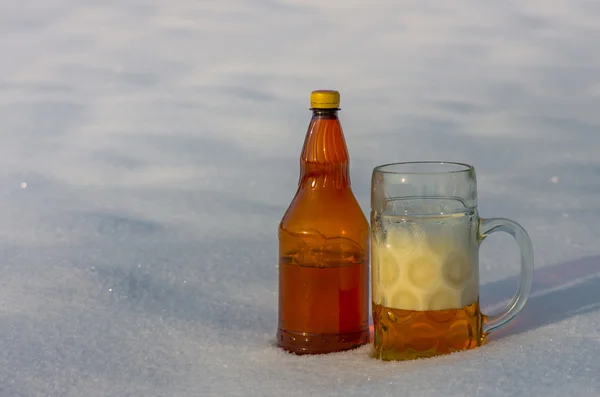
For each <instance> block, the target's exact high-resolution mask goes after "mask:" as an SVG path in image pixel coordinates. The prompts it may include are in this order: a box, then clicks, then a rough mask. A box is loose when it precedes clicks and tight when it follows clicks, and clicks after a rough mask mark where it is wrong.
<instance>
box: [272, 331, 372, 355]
mask: <svg viewBox="0 0 600 397" xmlns="http://www.w3.org/2000/svg"><path fill="white" fill-rule="evenodd" d="M369 337H370V334H369V328H368V327H367V328H365V329H364V330H361V331H358V332H348V333H343V334H318V333H308V332H291V331H286V330H284V329H280V330H279V331H278V332H277V347H279V348H281V349H283V350H285V351H287V352H288V353H294V354H298V355H305V354H327V353H335V352H341V351H346V350H352V349H356V348H359V347H361V346H363V345H366V344H368V343H369V339H370V338H369Z"/></svg>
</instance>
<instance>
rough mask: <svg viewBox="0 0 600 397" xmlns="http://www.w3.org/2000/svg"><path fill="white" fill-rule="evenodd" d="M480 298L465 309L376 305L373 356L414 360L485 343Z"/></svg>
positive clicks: (472, 347) (374, 309) (374, 306)
mask: <svg viewBox="0 0 600 397" xmlns="http://www.w3.org/2000/svg"><path fill="white" fill-rule="evenodd" d="M484 318H485V316H484V315H483V314H482V313H481V310H480V307H479V301H476V302H475V303H473V304H471V305H468V306H465V307H463V308H461V309H449V310H428V311H417V310H399V309H392V308H387V307H384V306H382V305H377V304H373V325H374V341H373V349H372V352H371V356H372V357H373V358H377V359H381V360H384V361H391V360H400V361H401V360H414V359H417V358H428V357H434V356H440V355H446V354H450V353H454V352H459V351H463V350H469V349H475V348H477V347H479V346H481V345H482V344H483V342H484V339H485V334H484V332H483V320H484Z"/></svg>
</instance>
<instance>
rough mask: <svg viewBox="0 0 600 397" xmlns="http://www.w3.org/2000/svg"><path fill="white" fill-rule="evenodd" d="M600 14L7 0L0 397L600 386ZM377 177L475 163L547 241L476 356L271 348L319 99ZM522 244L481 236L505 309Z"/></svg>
mask: <svg viewBox="0 0 600 397" xmlns="http://www.w3.org/2000/svg"><path fill="white" fill-rule="evenodd" d="M599 18H600V6H598V4H596V3H594V2H590V1H584V0H557V1H554V2H547V1H542V0H536V1H528V2H517V1H513V0H507V1H499V2H479V1H475V0H467V1H463V2H460V3H458V2H456V3H452V4H450V3H447V4H446V3H445V2H439V1H438V2H435V1H429V0H427V1H424V0H395V1H392V0H388V1H383V0H376V1H373V2H364V1H356V0H348V1H344V2H342V1H330V2H319V1H315V0H303V1H300V0H253V1H252V0H246V1H241V0H228V1H215V0H213V1H211V0H203V1H192V0H177V1H171V2H167V1H162V2H159V1H157V0H143V1H142V0H119V1H114V0H107V1H103V2H100V1H96V2H93V1H91V0H78V1H76V0H55V1H51V2H50V1H48V2H42V1H37V2H33V1H30V2H27V1H21V2H17V1H11V0H5V1H4V2H3V3H2V5H1V11H0V50H1V52H2V54H3V56H2V61H1V62H0V134H1V137H2V145H1V147H0V151H1V152H0V153H1V155H0V186H1V187H0V205H1V206H2V209H3V211H1V212H0V255H1V258H2V261H1V262H0V283H1V284H0V285H1V288H0V396H2V397H5V396H6V397H19V396H45V397H51V396H89V397H94V396H170V397H175V396H281V395H286V396H307V395H317V396H338V395H339V396H350V395H361V396H365V395H377V396H388V395H389V396H398V395H402V396H413V395H414V396H440V395H443V396H479V395H481V396H483V395H485V396H490V397H496V396H515V395H526V396H542V395H543V396H546V397H552V396H562V395H564V394H569V395H574V396H579V395H581V396H583V395H596V394H598V392H599V391H600V377H599V376H598V374H599V373H600V359H598V357H600V310H599V309H600V237H599V236H600V204H599V203H600V201H599V200H598V193H600V157H599V155H598V154H599V153H600V132H599V131H600V130H599V128H600V112H599V111H598V109H599V108H600V79H599V77H598V76H599V73H598V72H599V68H600V53H598V51H596V50H597V48H596V47H597V46H596V43H598V40H600V33H599V31H598V29H597V26H598V21H599ZM321 88H324V89H337V90H339V91H340V92H341V98H342V99H341V107H342V111H341V113H340V117H341V120H342V125H343V127H344V131H345V134H346V139H347V143H348V147H349V151H350V155H351V179H352V186H353V189H354V192H355V193H356V195H357V197H358V199H359V201H360V204H361V206H362V207H363V209H364V211H365V213H368V212H369V205H370V204H369V183H370V175H371V171H372V169H373V167H374V166H376V165H378V164H382V163H388V162H393V161H409V160H455V161H462V162H468V163H471V164H473V165H475V167H476V170H477V174H478V182H479V200H480V201H479V208H480V213H481V215H482V216H484V217H495V216H499V217H508V218H511V219H514V220H516V221H518V222H519V223H521V224H522V225H523V226H524V227H525V229H527V231H528V232H529V234H530V236H531V238H532V240H533V243H534V248H535V261H536V262H535V266H536V273H535V280H534V285H533V292H532V296H531V298H530V300H529V302H528V304H527V306H526V308H525V309H524V311H523V312H522V313H521V315H520V316H519V317H517V320H515V321H514V322H513V323H512V324H511V325H510V326H508V327H507V328H505V329H502V330H501V331H499V332H497V333H496V334H495V335H492V336H491V337H490V340H489V342H488V343H487V344H486V345H485V346H483V347H481V348H479V349H476V350H473V351H469V352H464V353H458V354H453V355H450V356H445V357H439V358H434V359H427V360H419V361H412V362H392V363H387V362H385V363H384V362H381V361H378V360H374V359H371V358H369V357H368V351H369V347H368V346H365V347H364V348H362V349H358V350H355V351H351V352H345V353H339V354H331V355H326V356H317V357H295V356H291V355H288V354H284V353H283V352H281V351H279V350H278V349H277V348H276V347H274V345H273V343H274V337H275V331H276V326H277V324H276V320H277V267H276V264H277V224H278V222H279V220H280V219H281V216H282V215H283V212H284V211H285V209H286V207H287V205H288V204H289V202H290V200H291V198H292V196H293V194H294V191H295V188H296V183H297V177H298V156H299V153H300V149H301V146H302V142H303V139H304V134H305V131H306V127H307V124H308V120H309V118H310V112H309V111H308V106H309V104H308V95H309V93H310V91H311V90H313V89H321ZM517 259H518V254H517V251H516V245H515V244H514V243H513V242H512V241H511V239H510V237H509V236H507V235H502V234H494V235H493V236H491V237H489V238H488V239H487V240H486V241H485V242H484V244H483V246H482V249H481V283H482V287H481V295H482V300H483V304H484V309H485V310H486V312H490V311H491V310H496V309H499V308H501V307H502V304H503V303H504V302H505V301H506V300H507V299H508V298H509V297H510V296H511V294H512V293H513V291H514V290H515V289H516V285H517V279H516V277H517V276H516V274H517V272H518V263H517Z"/></svg>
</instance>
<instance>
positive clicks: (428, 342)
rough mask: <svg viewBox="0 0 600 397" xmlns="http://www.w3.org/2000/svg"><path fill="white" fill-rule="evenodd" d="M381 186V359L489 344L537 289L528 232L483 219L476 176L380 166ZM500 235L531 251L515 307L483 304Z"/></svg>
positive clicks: (377, 185) (377, 281) (377, 334)
mask: <svg viewBox="0 0 600 397" xmlns="http://www.w3.org/2000/svg"><path fill="white" fill-rule="evenodd" d="M371 184H372V186H371V187H372V189H371V283H372V285H371V292H372V310H373V313H372V316H373V325H374V341H373V347H374V349H373V355H374V357H376V358H379V359H382V360H408V359H414V358H422V357H431V356H436V355H441V354H448V353H452V352H456V351H460V350H466V349H472V348H476V347H478V346H481V344H482V343H483V341H484V339H485V337H486V336H487V335H488V334H489V333H490V332H492V331H494V330H495V329H498V328H500V327H502V326H503V325H505V324H507V323H508V322H509V321H511V320H512V319H513V318H514V317H515V316H516V315H517V314H518V313H519V312H520V311H521V310H522V309H523V306H524V305H525V302H526V300H527V299H528V297H529V293H530V289H531V281H532V274H533V249H532V244H531V240H530V238H529V236H528V235H527V232H526V231H525V230H524V229H523V228H522V227H521V226H520V225H519V224H517V223H516V222H514V221H511V220H508V219H504V218H491V219H482V218H479V215H478V211H477V183H476V177H475V169H474V168H473V167H472V166H470V165H467V164H460V163H445V162H411V163H395V164H387V165H382V166H378V167H376V168H375V169H374V171H373V175H372V181H371ZM496 231H504V232H507V233H509V234H510V235H512V236H513V237H514V238H515V240H516V241H517V243H518V245H519V249H520V251H521V280H520V284H519V289H518V291H517V293H516V294H515V296H514V297H513V298H512V300H511V302H510V303H509V304H508V305H507V307H506V308H505V309H504V310H503V311H502V312H501V313H498V314H493V315H486V314H483V313H482V312H481V309H480V307H479V246H480V244H481V243H482V242H483V240H484V239H485V237H486V236H488V235H489V234H490V233H493V232H496Z"/></svg>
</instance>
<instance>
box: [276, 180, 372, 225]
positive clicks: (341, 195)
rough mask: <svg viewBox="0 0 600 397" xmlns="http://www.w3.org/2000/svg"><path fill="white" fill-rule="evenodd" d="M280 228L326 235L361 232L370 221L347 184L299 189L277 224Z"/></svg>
mask: <svg viewBox="0 0 600 397" xmlns="http://www.w3.org/2000/svg"><path fill="white" fill-rule="evenodd" d="M279 228H280V230H286V231H288V232H292V233H305V232H308V231H311V230H318V231H319V232H320V233H322V234H324V235H325V236H339V235H344V234H352V235H362V234H363V233H364V232H365V231H367V232H368V229H369V222H368V220H367V218H366V216H365V214H364V212H363V211H362V209H361V207H360V205H359V203H358V200H356V197H355V196H354V194H353V192H352V190H351V189H350V188H346V189H317V190H310V189H301V188H300V189H298V191H297V193H296V195H295V196H294V198H293V200H292V202H291V203H290V205H289V207H288V209H287V210H286V212H285V214H284V216H283V218H282V220H281V222H280V224H279Z"/></svg>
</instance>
